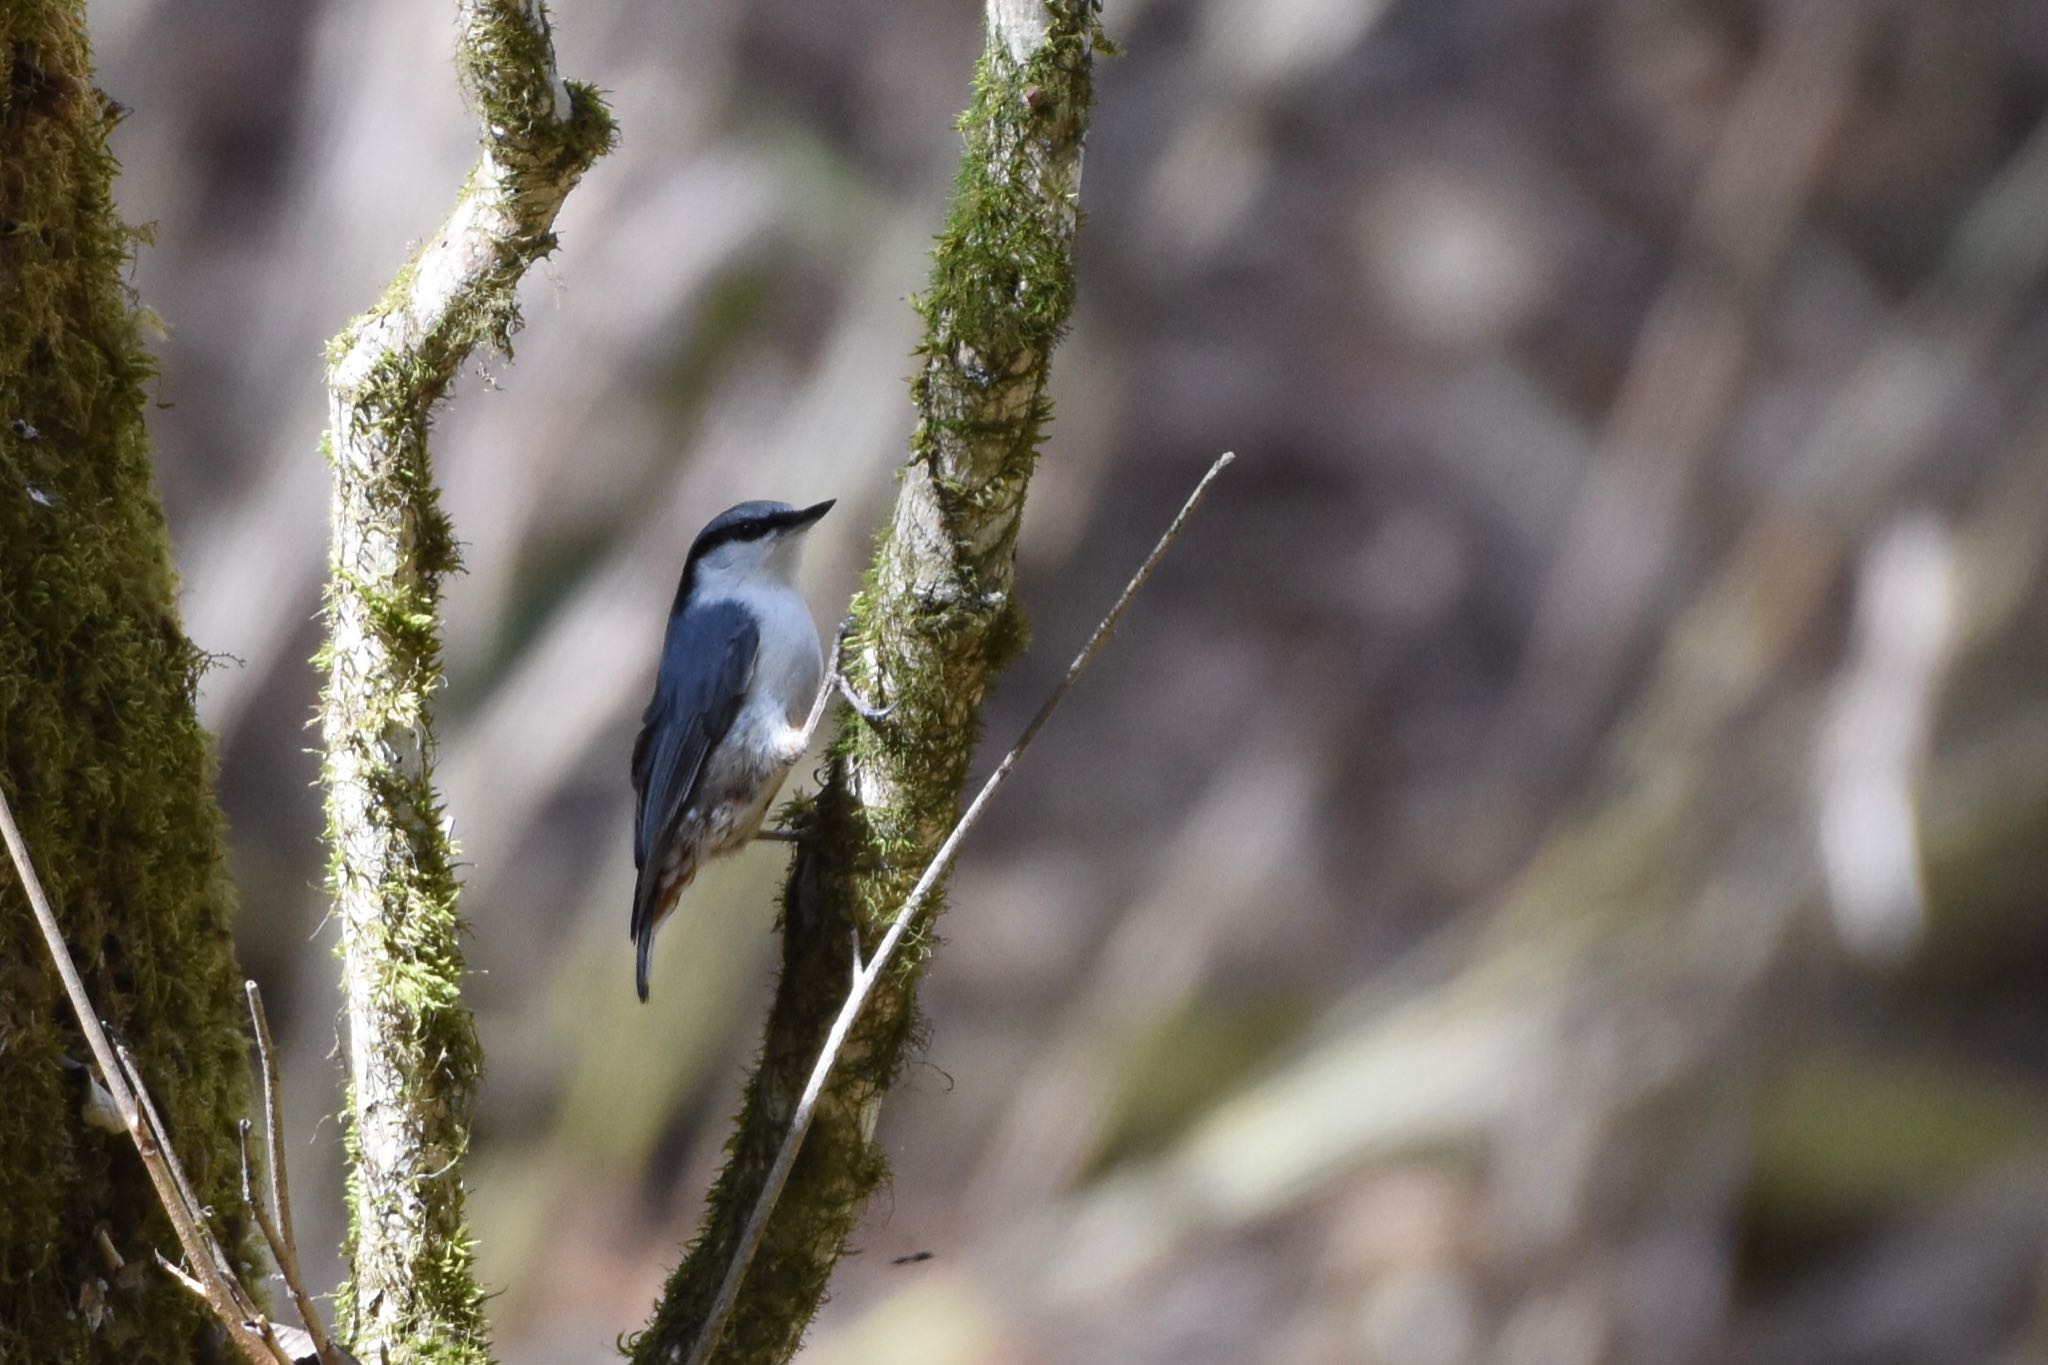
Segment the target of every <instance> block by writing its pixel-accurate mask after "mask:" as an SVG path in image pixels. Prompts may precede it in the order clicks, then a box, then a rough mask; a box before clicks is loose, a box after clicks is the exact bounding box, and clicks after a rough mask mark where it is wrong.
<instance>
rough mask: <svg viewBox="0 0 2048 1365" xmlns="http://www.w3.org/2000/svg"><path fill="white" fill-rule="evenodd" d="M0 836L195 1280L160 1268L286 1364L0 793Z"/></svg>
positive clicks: (257, 1354)
mask: <svg viewBox="0 0 2048 1365" xmlns="http://www.w3.org/2000/svg"><path fill="white" fill-rule="evenodd" d="M0 835H4V836H5V838H6V840H7V853H8V856H9V857H10V858H12V859H13V860H14V871H15V875H16V876H18V877H19V878H20V879H21V888H22V890H23V891H24V892H25V893H27V895H28V903H29V907H30V908H31V909H32V910H34V912H35V917H36V924H37V927H39V928H40V929H41V930H42V933H43V943H44V945H45V946H46V947H47V948H48V949H49V950H50V960H51V961H52V962H53V963H54V964H55V965H56V968H57V975H58V977H59V978H60V979H61V980H62V981H63V983H64V993H65V995H66V996H68V997H69V998H70V1000H71V1012H72V1013H73V1014H74V1015H76V1016H77V1018H78V1027H79V1030H80V1031H81V1032H82V1033H84V1034H85V1041H86V1045H87V1046H88V1047H90V1048H91V1049H92V1055H93V1060H94V1061H96V1062H97V1063H99V1069H100V1077H101V1079H102V1080H103V1082H104V1083H105V1085H106V1088H107V1093H108V1094H110V1095H112V1096H113V1097H114V1107H115V1108H116V1109H118V1110H119V1111H120V1114H121V1121H122V1122H123V1123H124V1124H125V1125H126V1126H127V1128H128V1136H129V1137H130V1139H132V1140H133V1141H134V1143H135V1150H136V1152H137V1154H138V1155H140V1156H141V1158H142V1168H143V1170H144V1171H146V1172H148V1174H149V1182H150V1184H151V1185H152V1186H154V1187H155V1189H156V1197H157V1200H158V1202H159V1203H161V1204H162V1205H163V1207H164V1212H165V1213H166V1214H167V1215H169V1217H170V1220H171V1226H172V1227H173V1228H174V1229H175V1230H176V1231H177V1234H178V1244H179V1245H180V1246H181V1247H182V1248H183V1249H184V1252H185V1259H186V1260H187V1261H188V1262H190V1263H191V1265H192V1268H193V1270H194V1271H196V1272H197V1277H196V1278H195V1277H194V1276H191V1275H187V1274H185V1273H184V1272H182V1271H179V1270H177V1269H176V1268H175V1267H172V1266H171V1265H170V1263H169V1262H168V1261H166V1260H165V1259H164V1257H163V1256H162V1254H161V1253H159V1254H158V1256H157V1260H158V1262H159V1263H160V1264H163V1265H164V1266H165V1267H166V1268H167V1269H170V1270H171V1272H172V1274H173V1275H175V1276H176V1277H177V1279H178V1281H179V1282H180V1283H181V1284H183V1285H184V1286H185V1287H186V1288H187V1289H190V1290H191V1291H192V1292H193V1293H195V1294H197V1295H198V1296H199V1297H200V1298H202V1299H204V1300H206V1303H207V1306H208V1307H210V1308H212V1309H213V1313H214V1316H215V1317H217V1318H219V1319H220V1322H221V1325H222V1326H223V1327H225V1328H226V1329H227V1332H228V1336H229V1338H230V1339H231V1340H233V1342H234V1343H235V1345H236V1347H237V1348H238V1349H240V1351H241V1352H242V1354H243V1355H244V1356H246V1357H247V1358H248V1359H249V1360H250V1361H251V1362H253V1365H270V1362H271V1361H273V1360H282V1361H283V1363H284V1365H292V1362H291V1360H290V1359H289V1358H288V1357H284V1356H282V1355H281V1354H277V1353H274V1352H273V1349H272V1347H273V1344H274V1343H272V1342H270V1341H266V1340H265V1336H264V1333H263V1332H262V1331H260V1330H259V1329H258V1328H257V1327H255V1326H254V1325H253V1324H252V1322H251V1319H252V1318H255V1317H256V1313H255V1310H254V1306H253V1305H250V1304H249V1303H248V1301H247V1297H246V1296H245V1295H244V1294H243V1293H242V1290H241V1286H240V1285H239V1284H236V1283H235V1282H234V1279H233V1277H232V1276H226V1277H223V1275H222V1273H221V1267H222V1266H224V1265H225V1264H226V1263H227V1257H226V1255H225V1253H223V1252H222V1251H221V1250H220V1244H219V1243H218V1242H217V1241H216V1240H215V1239H214V1237H213V1234H212V1233H211V1232H210V1231H208V1230H207V1229H206V1227H205V1223H204V1218H203V1215H202V1213H201V1208H200V1205H199V1203H198V1201H197V1200H195V1199H193V1198H192V1195H191V1190H190V1187H189V1186H187V1185H186V1184H185V1176H184V1171H183V1170H182V1169H181V1168H180V1167H179V1166H178V1165H177V1155H176V1153H175V1152H174V1151H173V1150H172V1148H171V1143H170V1136H169V1134H168V1133H167V1132H166V1131H165V1129H164V1126H163V1123H162V1121H161V1120H160V1119H159V1118H158V1116H157V1113H156V1106H155V1105H154V1104H153V1103H151V1102H150V1100H149V1090H148V1088H147V1087H146V1086H144V1085H143V1083H142V1077H141V1074H140V1073H139V1072H134V1071H133V1070H132V1062H129V1063H128V1065H124V1062H127V1061H128V1059H127V1058H126V1055H125V1054H126V1050H125V1049H119V1050H117V1049H116V1048H115V1046H114V1043H113V1040H112V1039H110V1038H109V1037H108V1036H107V1031H106V1029H105V1028H104V1027H102V1026H101V1024H100V1021H99V1017H98V1016H97V1015H96V1014H94V1013H93V1008H92V1000H91V999H90V998H89V997H88V996H87V995H86V993H85V982H84V981H83V980H82V979H80V977H79V975H78V964H77V963H76V962H74V961H73V960H72V957H71V950H70V948H68V947H67V946H66V945H65V943H64V931H63V930H62V929H61V928H59V927H58V924H57V916H56V914H55V913H54V912H53V911H52V910H51V909H50V900H49V897H48V896H46V895H45V894H44V893H43V883H42V879H41V878H40V877H38V876H37V875H36V869H35V863H34V861H33V860H32V859H31V858H30V857H29V853H28V845H27V844H26V843H24V842H23V840H22V837H21V828H20V826H18V825H17V824H15V821H14V808H13V807H12V806H10V805H9V804H8V801H7V794H6V793H5V792H0ZM131 1081H132V1084H131ZM138 1096H140V1100H138V1098H137V1097H138Z"/></svg>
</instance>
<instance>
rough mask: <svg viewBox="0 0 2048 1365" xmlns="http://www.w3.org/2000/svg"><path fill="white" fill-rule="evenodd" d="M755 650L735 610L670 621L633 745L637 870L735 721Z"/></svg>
mask: <svg viewBox="0 0 2048 1365" xmlns="http://www.w3.org/2000/svg"><path fill="white" fill-rule="evenodd" d="M759 643H760V636H759V633H758V632H757V631H756V630H755V628H754V619H753V617H752V616H751V615H749V614H748V613H747V612H745V611H743V610H742V609H741V608H740V607H738V606H737V605H734V604H731V603H711V604H708V605H705V606H700V607H692V608H690V609H688V610H686V611H683V612H679V613H678V614H676V615H675V616H672V617H671V618H669V624H668V636H667V638H666V639H665V640H664V641H663V642H662V648H661V673H660V676H659V677H658V678H657V679H656V681H655V687H654V699H653V700H652V701H650V702H648V703H647V711H646V713H645V714H644V715H643V716H642V717H641V721H642V725H641V729H640V738H639V739H638V740H637V741H635V743H634V745H633V787H634V790H635V791H637V792H638V793H639V798H640V800H639V809H638V812H637V818H636V819H635V820H634V823H633V865H634V866H635V867H642V868H644V867H645V866H646V865H647V863H648V861H649V859H651V858H654V857H655V856H656V855H655V850H657V849H659V848H660V847H661V843H662V840H663V839H664V838H665V837H666V836H667V835H668V834H669V833H670V832H671V831H673V830H674V828H675V825H676V821H677V819H678V818H680V816H681V815H682V812H683V808H684V806H685V805H686V804H687V803H688V801H689V798H690V793H691V792H692V791H693V790H694V789H695V788H696V785H697V782H698V779H699V778H700V777H701V776H702V774H703V770H704V757H705V755H706V754H708V753H709V752H710V751H711V749H712V747H713V746H715V745H716V744H717V743H718V742H719V740H721V739H723V738H725V732H726V731H727V730H729V729H731V728H732V722H733V717H735V716H737V715H738V714H739V709H740V703H741V702H742V701H743V700H745V698H746V694H747V688H748V686H749V685H750V684H751V683H752V682H753V678H754V655H755V651H756V648H757V646H758V645H759Z"/></svg>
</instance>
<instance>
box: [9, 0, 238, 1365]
mask: <svg viewBox="0 0 2048 1365" xmlns="http://www.w3.org/2000/svg"><path fill="white" fill-rule="evenodd" d="M92 80H93V72H92V54H91V49H90V46H89V43H88V41H87V37H86V28H85V17H84V6H83V5H82V4H81V3H77V0H12V3H9V4H7V5H4V6H0V786H4V788H5V790H6V794H7V797H8V800H9V802H10V803H11V804H12V806H13V808H14V810H15V812H16V814H17V816H18V818H19V821H20V824H21V826H22V833H23V836H24V838H25V839H26V841H27V843H28V845H29V848H30V850H31V853H32V856H33V857H34V858H35V860H36V863H37V866H38V868H39V869H40V871H41V876H42V878H43V880H44V882H45V884H46V886H47V889H48V891H49V894H50V898H51V900H52V902H53V905H54V908H55V910H56V912H57V914H58V917H59V919H60V921H61V923H62V927H63V930H64V936H65V940H66V943H67V944H68V945H69V947H70V951H71V954H72V956H73V957H74V959H75V960H76V962H77V964H78V967H79V970H80V972H81V973H82V975H83V977H84V980H85V983H86V987H87V989H88V991H89V992H90V993H91V995H92V998H93V1002H94V1005H95V1007H96V1008H97V1009H98V1010H99V1011H100V1013H101V1016H102V1017H103V1018H104V1019H105V1020H106V1021H107V1022H108V1023H109V1024H110V1025H111V1026H112V1028H113V1029H114V1030H115V1031H116V1032H117V1033H118V1034H119V1035H120V1036H121V1037H122V1038H123V1039H124V1040H125V1042H126V1043H127V1044H128V1046H129V1047H130V1048H131V1049H133V1051H134V1053H135V1055H136V1058H137V1060H138V1063H139V1065H140V1069H141V1071H142V1074H143V1077H144V1079H145V1081H146V1082H147V1083H148V1085H149V1087H150V1089H151V1090H152V1091H153V1092H154V1094H155V1096H156V1099H157V1103H158V1105H159V1107H160V1108H161V1109H162V1111H163V1114H164V1118H165V1121H166V1123H167V1125H168V1127H169V1129H170V1131H171V1133H172V1135H173V1137H174V1138H175V1140H176V1142H177V1146H178V1151H179V1154H180V1156H181V1157H182V1158H183V1161H184V1164H185V1168H186V1170H187V1172H188V1173H189V1174H190V1175H191V1177H192V1179H193V1182H194V1184H195V1186H196V1187H197V1190H198V1194H199V1196H200V1199H201V1200H202V1202H205V1203H209V1204H211V1205H212V1207H213V1208H214V1210H215V1212H216V1215H217V1216H216V1217H215V1219H214V1222H213V1226H214V1229H215V1231H216V1232H217V1233H219V1234H220V1235H221V1236H222V1239H223V1242H224V1244H225V1245H226V1246H227V1247H228V1248H229V1250H230V1254H231V1255H234V1256H236V1257H237V1258H239V1259H241V1260H242V1261H243V1262H244V1264H245V1265H246V1264H247V1250H246V1235H247V1229H246V1226H245V1224H244V1221H243V1218H242V1216H241V1213H240V1203H239V1200H238V1199H237V1198H236V1197H235V1195H234V1191H235V1188H236V1169H237V1168H236V1159H235V1154H234V1145H233V1142H232V1134H233V1127H232V1124H231V1123H230V1122H228V1121H226V1120H224V1119H223V1116H224V1115H235V1114H239V1113H241V1112H243V1111H244V1109H245V1105H246V1100H247V1093H248V1077H247V1071H246V1063H245V1054H244V1036H243V1033H242V1018H243V1016H242V1013H241V992H240V981H241V978H240V973H239V971H238V970H237V968H236V964H235V960H234V953H233V947H232V944H231V941H230V938H229V922H230V919H231V917H232V907H233V901H232V897H231V895H230V892H229V889H228V885H227V881H226V877H225V872H224V862H223V852H224V850H223V831H222V822H221V817H220V810H219V807H218V805H217V804H216V802H215V800H214V796H213V772H214V758H213V754H212V750H211V745H210V743H209V741H208V739H207V737H206V735H205V733H204V732H203V731H202V730H201V729H200V727H199V724H198V721H197V719H196V718H195V715H194V712H193V692H194V689H195V687H196V686H197V684H198V680H199V677H200V675H201V673H202V672H203V671H204V669H205V667H206V659H205V656H204V655H203V654H202V653H201V652H200V651H199V650H198V649H196V648H195V647H194V646H193V645H192V643H191V642H190V641H188V640H187V639H186V638H185V635H184V632H183V630H182V628H181V627H180V625H179V621H178V616H177V611H176V607H175V602H174V592H175V581H174V579H173V576H172V572H171V567H170V549H169V544H168V542H167V538H166V535H165V529H164V521H163V513H162V510H161V508H160V506H159V504H158V502H157V498H156V492H155V487H154V483H153V475H152V470H151V465H150V450H149V444H148V436H147V433H146V431H145V428H144V423H143V415H144V412H145V409H146V402H147V399H148V384H149V381H150V378H151V375H152V373H153V367H152V364H151V362H150V359H149V356H148V354H147V353H146V351H145V349H144V347H143V343H142V339H141V334H140V328H139V325H138V311H139V310H138V307H137V304H136V302H135V300H134V298H133V297H132V296H131V294H130V293H129V291H128V289H127V287H126V285H125V283H124V281H125V278H126V276H127V273H128V270H129V266H130V257H131V252H132V248H133V246H134V244H135V241H136V236H137V234H135V233H133V232H131V231H130V230H129V229H128V228H126V227H125V226H124V225H123V224H122V223H121V221H120V219H119V217H118V215H117V214H116V212H115V209H114V204H113V180H114V175H115V172H116V169H117V167H116V164H115V161H114V158H113V155H112V153H111V151H110V150H109V148H108V145H107V138H108V134H109V132H110V131H111V129H112V127H113V125H114V122H115V119H116V116H117V112H116V106H115V105H113V103H112V102H111V101H110V100H108V99H107V97H106V96H104V95H103V94H102V93H101V92H100V91H99V90H97V89H95V88H94V86H93V84H92ZM89 1057H90V1054H89V1052H88V1051H87V1048H86V1045H85V1042H84V1040H83V1038H82V1037H81V1036H80V1034H79V1032H78V1029H77V1026H76V1024H75V1022H74V1021H73V1019H72V1016H71V1013H70V1010H69V1008H68V1006H67V1005H66V1003H65V1001H64V997H63V993H62V988H61V986H60V985H59V982H58V979H57V976H56V973H55V971H54V970H53V968H52V967H51V964H50V962H49V959H48V953H47V950H46V949H45V947H44V945H43V943H42V941H41V939H40V937H39V935H38V933H37V930H36V926H35V922H34V919H33V918H32V917H31V915H30V913H29V909H28V905H27V902H26V900H25V898H24V896H23V893H22V891H21V888H20V886H19V885H18V884H17V883H16V882H15V880H14V878H13V877H12V876H11V875H7V876H0V1360H6V1361H35V1362H38V1365H41V1363H43V1362H50V1363H51V1365H70V1363H71V1362H87V1361H93V1362H97V1361H107V1362H112V1361H120V1362H124V1365H136V1363H139V1365H154V1363H155V1362H183V1361H193V1360H212V1359H222V1358H225V1356H226V1354H227V1349H226V1346H225V1344H224V1341H223V1338H222V1334H221V1331H220V1328H219V1327H218V1325H217V1324H215V1323H214V1321H213V1320H212V1318H211V1317H210V1316H209V1315H208V1313H207V1311H206V1309H205V1307H204V1306H203V1305H202V1304H200V1303H199V1302H198V1301H197V1300H196V1299H193V1298H191V1297H189V1296H188V1295H186V1294H185V1292H184V1291H183V1290H182V1289H180V1288H179V1287H178V1286H177V1285H176V1284H175V1283H174V1282H173V1281H172V1280H171V1279H170V1277H169V1276H167V1275H165V1274H163V1273H162V1272H161V1271H160V1270H158V1269H157V1267H156V1265H155V1264H154V1260H153V1253H155V1252H156V1251H158V1250H161V1251H163V1252H164V1253H165V1254H166V1255H170V1256H172V1257H175V1256H176V1254H177V1239H176V1237H175V1235H174V1234H173V1233H172V1230H171V1228H170V1225H169V1223H168V1221H167V1219H166V1218H165V1216H164V1214H163V1211H162V1210H161V1208H160V1207H159V1206H158V1204H157V1200H156V1196H155V1193H154V1192H153V1190H152V1188H151V1186H150V1183H149V1180H148V1178H147V1177H146V1176H145V1174H144V1172H143V1169H142V1166H141V1163H140V1162H138V1161H137V1160H136V1155H135V1151H134V1148H133V1147H132V1145H131V1144H130V1142H129V1139H128V1136H127V1135H126V1134H125V1133H118V1132H117V1133H108V1132H104V1131H101V1130H99V1129H96V1128H93V1127H92V1126H90V1125H89V1124H88V1123H87V1122H86V1120H85V1118H84V1116H83V1111H82V1101H83V1100H84V1098H85V1095H86V1084H87V1082H86V1077H87V1075H88V1074H89V1073H88V1070H87V1067H88V1065H89ZM102 1235H104V1238H105V1243H104V1247H103V1246H102V1245H101V1237H102ZM108 1248H111V1249H112V1251H113V1252H114V1253H116V1254H117V1255H118V1256H119V1258H120V1260H121V1262H122V1265H121V1267H120V1268H118V1269H117V1268H116V1267H115V1265H114V1262H113V1260H112V1259H111V1258H110V1257H109V1256H108V1255H107V1249H108Z"/></svg>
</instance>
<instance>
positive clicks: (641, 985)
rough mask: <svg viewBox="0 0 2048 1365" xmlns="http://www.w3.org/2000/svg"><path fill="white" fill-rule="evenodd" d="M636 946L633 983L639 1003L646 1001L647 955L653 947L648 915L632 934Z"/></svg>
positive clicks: (652, 924)
mask: <svg viewBox="0 0 2048 1365" xmlns="http://www.w3.org/2000/svg"><path fill="white" fill-rule="evenodd" d="M634 941H635V943H636V944H637V946H636V947H635V948H634V951H633V985H634V986H635V987H636V988H637V989H638V990H639V992H640V1003H641V1004H643V1005H644V1004H646V1003H647V955H648V953H650V952H652V951H653V949H654V918H653V917H652V916H649V917H648V918H647V920H646V921H645V922H644V923H642V924H641V926H640V928H639V930H638V932H637V933H635V935H634Z"/></svg>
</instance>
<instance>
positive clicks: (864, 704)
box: [832, 612, 896, 725]
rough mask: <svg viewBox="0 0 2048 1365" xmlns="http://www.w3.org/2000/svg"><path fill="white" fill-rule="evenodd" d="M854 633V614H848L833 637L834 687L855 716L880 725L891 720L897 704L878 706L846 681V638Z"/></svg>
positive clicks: (871, 723)
mask: <svg viewBox="0 0 2048 1365" xmlns="http://www.w3.org/2000/svg"><path fill="white" fill-rule="evenodd" d="M852 633H853V613H852V612H848V613H846V616H845V618H844V619H842V620H841V621H840V622H839V630H838V633H837V634H835V635H834V636H833V637H832V685H833V686H834V687H836V688H837V689H838V690H839V695H840V696H842V697H844V698H846V704H847V705H848V706H851V707H852V708H853V711H854V714H855V715H857V716H859V717H860V718H861V719H862V720H864V721H866V722H868V724H870V725H874V724H878V723H880V722H881V721H884V720H887V719H888V718H889V713H890V712H892V711H894V710H895V709H896V704H895V703H894V702H891V703H889V705H887V706H877V705H875V704H874V703H873V702H871V701H869V700H868V699H867V698H866V697H863V696H862V695H861V694H860V693H858V692H856V691H854V690H853V684H852V683H850V682H848V681H847V680H846V671H845V668H844V666H843V665H844V661H845V656H846V637H847V636H848V635H851V634H852Z"/></svg>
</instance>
